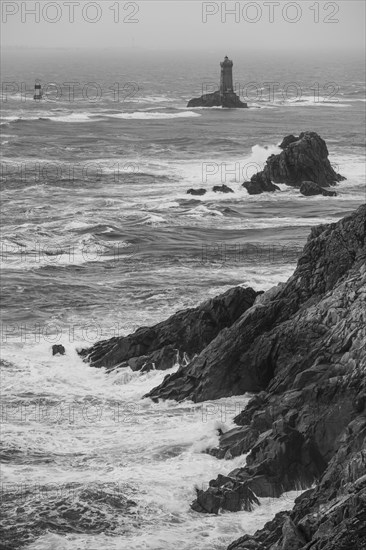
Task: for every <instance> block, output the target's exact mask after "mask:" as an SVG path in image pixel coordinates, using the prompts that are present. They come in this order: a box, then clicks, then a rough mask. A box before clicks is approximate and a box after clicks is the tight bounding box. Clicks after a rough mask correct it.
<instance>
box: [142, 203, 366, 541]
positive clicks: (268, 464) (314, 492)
mask: <svg viewBox="0 0 366 550" xmlns="http://www.w3.org/2000/svg"><path fill="white" fill-rule="evenodd" d="M365 239H366V205H364V206H362V207H360V208H359V209H358V210H357V211H356V212H355V213H353V214H352V215H350V216H348V217H346V218H344V219H342V220H341V221H339V222H337V223H334V224H330V225H322V226H318V227H316V228H314V229H313V230H312V232H311V234H310V237H309V239H308V242H307V244H306V245H305V248H304V251H303V254H302V256H301V257H300V259H299V262H298V265H297V268H296V270H295V273H294V274H293V276H292V277H291V278H290V279H289V280H288V282H287V283H286V284H285V285H280V286H279V287H277V288H274V289H272V290H271V291H268V292H267V293H265V294H263V295H262V296H260V297H259V298H258V299H257V301H256V303H255V305H254V306H253V307H252V308H250V309H249V310H247V311H246V312H245V313H244V314H243V315H242V316H241V317H240V319H239V320H238V321H237V322H236V323H234V324H233V325H232V326H231V327H230V328H228V329H225V330H223V331H222V332H221V333H220V334H219V335H218V336H217V337H216V339H215V340H213V341H212V342H211V344H209V346H208V347H207V348H206V349H205V350H203V352H201V354H200V355H199V356H198V357H197V358H195V359H194V360H193V361H192V362H191V363H190V364H189V365H188V366H187V367H185V368H181V369H179V371H178V372H177V373H176V374H173V375H172V376H170V377H167V378H166V379H165V380H164V382H163V383H162V384H161V385H160V386H159V387H158V388H155V389H154V390H153V391H152V392H150V395H151V396H152V397H155V398H159V397H164V398H167V397H169V398H175V399H178V400H180V399H183V398H190V399H193V400H194V401H200V400H203V399H212V398H216V397H222V396H225V395H226V396H227V395H234V394H237V393H244V392H245V391H248V390H250V391H253V389H252V388H253V385H255V384H253V382H256V384H257V385H258V387H261V388H262V390H263V391H261V392H259V393H258V394H257V395H255V396H254V397H253V398H252V399H251V401H250V402H249V403H248V405H247V407H246V409H245V410H244V411H242V413H240V414H239V415H238V416H237V417H236V419H235V422H236V424H237V425H238V427H237V428H235V429H233V430H230V431H228V432H226V433H225V434H223V435H222V436H221V438H220V446H219V448H217V449H213V450H211V451H210V452H211V453H212V454H213V455H215V456H217V457H218V458H226V459H230V458H232V457H235V456H238V455H240V454H243V453H248V452H249V455H248V456H247V460H246V466H245V467H243V468H236V469H234V470H233V471H232V472H230V473H229V474H228V475H225V476H223V475H219V476H218V478H217V479H215V480H211V481H210V486H209V489H208V490H206V491H201V490H199V491H197V499H196V500H195V501H194V503H193V504H192V508H193V509H194V510H196V511H199V512H208V513H218V511H219V510H228V511H237V510H242V509H245V510H250V509H251V508H252V507H253V506H254V505H255V504H256V502H257V499H260V498H262V497H272V498H275V497H278V496H279V495H281V493H283V492H284V491H289V490H295V489H300V488H302V489H305V488H309V487H311V486H312V485H313V484H315V486H313V487H312V488H310V489H308V490H307V491H305V492H304V493H302V494H301V495H300V496H299V497H298V499H297V500H296V502H295V506H294V508H293V510H292V511H290V512H281V513H280V514H277V515H276V517H275V518H274V519H273V520H272V521H270V522H269V523H267V524H266V525H265V526H264V528H263V529H261V530H260V531H257V533H255V534H254V535H252V536H250V535H244V536H243V537H241V538H240V539H238V540H237V541H235V542H234V543H232V544H231V545H230V546H229V549H228V550H263V549H268V550H289V549H299V550H300V549H301V550H310V548H311V550H324V549H325V550H346V549H347V550H348V549H355V550H361V548H362V549H363V548H365V547H366V240H365ZM227 381H229V382H227Z"/></svg>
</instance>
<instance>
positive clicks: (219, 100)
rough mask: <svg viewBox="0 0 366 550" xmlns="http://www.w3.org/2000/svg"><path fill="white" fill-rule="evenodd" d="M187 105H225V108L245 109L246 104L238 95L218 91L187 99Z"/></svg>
mask: <svg viewBox="0 0 366 550" xmlns="http://www.w3.org/2000/svg"><path fill="white" fill-rule="evenodd" d="M187 107H225V108H227V109H247V108H248V104H247V103H243V102H242V101H241V100H240V97H239V96H238V95H237V94H235V93H234V92H232V93H225V94H223V95H221V94H220V92H219V91H217V92H213V93H212V94H203V95H202V96H201V97H195V98H193V99H191V100H190V101H188V104H187Z"/></svg>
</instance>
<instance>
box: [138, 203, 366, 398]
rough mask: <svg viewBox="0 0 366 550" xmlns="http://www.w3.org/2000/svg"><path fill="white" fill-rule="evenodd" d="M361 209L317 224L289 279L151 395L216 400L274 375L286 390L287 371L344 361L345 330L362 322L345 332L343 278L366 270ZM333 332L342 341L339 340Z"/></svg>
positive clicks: (253, 388)
mask: <svg viewBox="0 0 366 550" xmlns="http://www.w3.org/2000/svg"><path fill="white" fill-rule="evenodd" d="M365 208H366V207H361V208H360V209H359V210H358V211H357V213H356V214H353V215H351V216H349V217H347V218H344V219H343V220H341V221H340V222H338V223H334V224H331V225H325V226H319V227H315V228H314V229H313V230H312V232H311V234H310V237H309V239H308V242H307V244H306V246H305V248H304V250H303V253H302V255H301V257H300V259H299V261H298V265H297V268H296V270H295V272H294V274H293V275H292V277H291V278H290V279H289V280H288V282H287V283H286V284H285V285H279V286H278V287H275V288H273V289H272V290H271V291H269V292H266V293H265V294H263V295H262V296H260V297H258V298H257V300H256V303H255V304H254V306H253V307H251V308H250V309H248V310H247V311H246V312H245V313H243V314H242V315H241V317H240V318H239V319H238V320H237V321H236V322H235V323H234V324H233V325H231V326H230V327H229V328H226V329H223V330H222V331H221V332H220V333H219V334H218V335H217V337H216V338H215V339H213V340H212V341H211V343H210V344H209V345H208V346H207V347H206V348H205V349H204V350H203V351H202V352H201V353H200V354H199V355H198V356H197V357H195V358H194V359H193V360H192V361H191V362H190V363H189V365H188V366H187V367H182V368H180V369H179V370H178V371H177V372H176V373H174V374H172V375H170V376H168V377H166V378H165V380H164V381H163V383H162V384H161V385H160V386H158V387H157V388H155V389H153V390H152V391H151V392H150V394H149V396H150V397H154V398H163V399H177V400H183V399H192V400H193V401H204V400H207V399H217V398H219V397H225V396H229V395H240V394H243V393H245V392H258V391H261V390H265V389H267V387H268V384H269V383H270V382H271V381H272V383H274V382H273V380H276V381H277V382H276V383H277V385H278V386H279V388H281V387H282V388H283V387H285V384H286V380H288V379H289V376H293V375H294V374H296V375H297V374H299V373H302V372H304V371H306V370H308V369H310V368H312V367H313V366H317V365H321V366H323V368H324V369H325V370H327V369H328V367H329V365H333V364H335V365H339V364H342V363H341V362H340V359H341V356H342V355H343V353H342V350H343V347H342V346H346V347H347V345H348V344H347V342H348V341H351V342H353V336H352V338H351V336H350V335H351V333H352V331H353V330H354V331H356V332H355V334H356V333H357V329H358V327H359V323H358V324H357V323H356V325H354V326H352V330H351V332H349V331H348V330H347V331H346V330H345V327H344V325H345V323H346V321H347V318H348V315H349V313H350V311H349V308H348V302H347V300H348V298H347V297H348V291H347V292H346V288H348V287H344V286H340V285H341V282H342V280H343V278H344V277H347V275H349V276H350V277H351V279H352V277H356V276H358V275H357V274H358V273H359V271H358V270H359V269H361V267H363V268H364V263H365V256H364V254H365V248H364V246H365V245H364V238H365ZM352 269H354V270H355V273H354V274H351V270H352ZM362 280H363V279H362ZM342 284H343V283H342ZM362 284H363V283H362ZM362 284H361V287H362ZM350 286H351V288H352V287H353V286H354V284H350ZM343 294H344V295H343ZM352 296H353V298H354V299H356V298H358V295H357V294H354V295H353V294H352ZM360 296H361V297H362V296H363V294H362V292H361V294H360ZM343 300H345V305H342V304H343ZM357 304H360V301H359V300H358V301H357ZM342 308H343V309H342ZM337 337H338V338H340V339H341V341H342V342H343V340H346V341H345V342H344V343H343V344H342V345H341V344H340V343H338V345H336V343H337V342H336V338H337ZM350 338H351V340H349V339H350ZM346 344H347V345H346ZM346 357H348V356H346ZM329 368H330V367H329ZM280 380H283V384H282V386H281V384H280Z"/></svg>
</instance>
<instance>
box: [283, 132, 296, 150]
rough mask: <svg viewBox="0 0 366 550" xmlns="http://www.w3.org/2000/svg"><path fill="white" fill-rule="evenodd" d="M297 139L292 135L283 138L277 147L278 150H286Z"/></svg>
mask: <svg viewBox="0 0 366 550" xmlns="http://www.w3.org/2000/svg"><path fill="white" fill-rule="evenodd" d="M298 139H299V138H298V137H296V136H294V135H293V134H290V135H288V136H286V137H284V138H283V140H282V142H281V143H280V145H279V148H280V149H286V147H288V146H289V145H290V144H291V143H294V141H297V140H298Z"/></svg>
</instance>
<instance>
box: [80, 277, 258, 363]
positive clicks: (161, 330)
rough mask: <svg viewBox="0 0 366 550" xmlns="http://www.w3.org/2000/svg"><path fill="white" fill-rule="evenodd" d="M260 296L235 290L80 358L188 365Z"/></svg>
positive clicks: (100, 345)
mask: <svg viewBox="0 0 366 550" xmlns="http://www.w3.org/2000/svg"><path fill="white" fill-rule="evenodd" d="M259 294H261V293H258V292H255V291H254V290H253V289H251V288H242V287H235V288H232V289H230V290H228V291H227V292H225V293H224V294H221V295H220V296H216V297H215V298H213V299H210V300H207V301H206V302H204V303H203V304H201V305H199V306H198V307H196V308H191V309H186V310H183V311H179V312H178V313H175V314H174V315H172V316H171V317H170V318H169V319H167V320H166V321H163V322H161V323H158V324H157V325H155V326H153V327H142V328H139V329H138V330H137V331H136V332H134V333H133V334H130V335H129V336H126V337H115V338H111V339H110V340H104V341H102V342H97V343H96V344H95V345H94V346H92V347H91V348H89V349H85V350H82V351H80V352H79V353H80V355H81V356H82V357H84V358H85V360H86V361H89V362H90V364H91V366H93V367H107V368H114V367H128V366H129V367H131V368H132V369H133V370H141V369H143V370H150V369H151V368H156V369H168V368H171V367H172V366H173V365H174V364H176V362H178V363H179V364H182V365H183V364H186V363H187V360H188V358H192V357H193V356H194V355H195V354H198V353H200V351H202V350H203V349H204V348H205V347H206V346H207V345H208V344H209V343H210V342H211V341H212V340H213V339H214V338H215V337H216V336H217V334H218V333H219V332H220V331H221V330H222V329H224V328H225V327H228V326H230V325H232V324H233V323H234V322H235V321H236V320H237V319H238V318H239V317H240V315H242V313H244V312H245V311H246V310H247V309H248V308H249V307H251V306H252V305H253V303H254V300H255V298H256V297H257V296H258V295H259Z"/></svg>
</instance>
